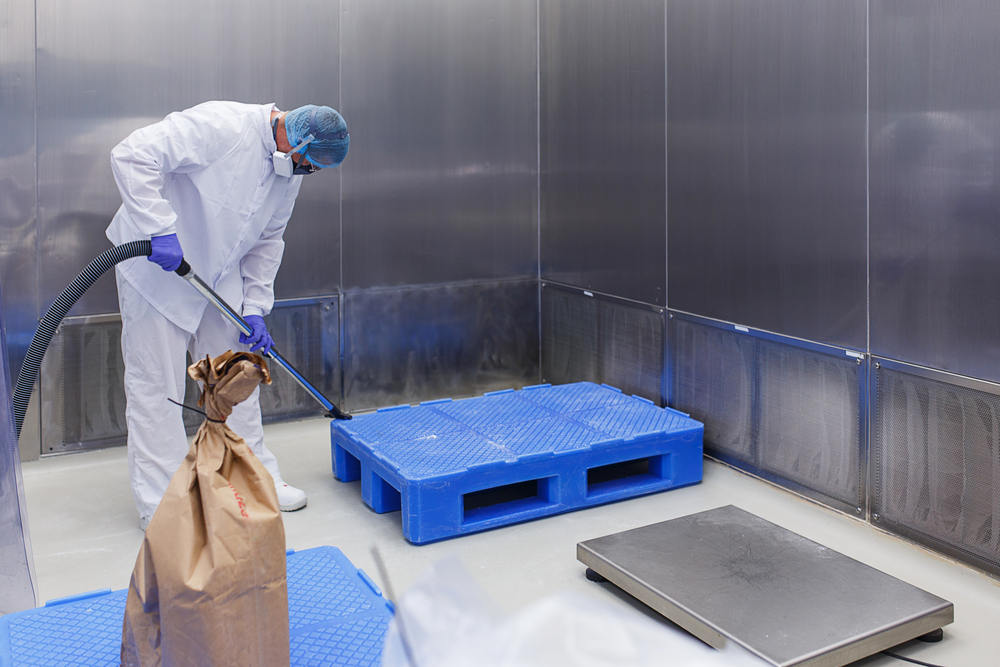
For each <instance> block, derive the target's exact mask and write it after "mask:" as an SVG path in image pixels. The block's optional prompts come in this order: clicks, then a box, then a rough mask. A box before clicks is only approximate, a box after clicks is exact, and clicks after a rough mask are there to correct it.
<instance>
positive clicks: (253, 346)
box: [240, 315, 274, 354]
mask: <svg viewBox="0 0 1000 667" xmlns="http://www.w3.org/2000/svg"><path fill="white" fill-rule="evenodd" d="M243 319H244V320H245V321H246V323H247V324H249V325H250V326H251V327H253V333H251V334H250V335H249V336H248V335H246V334H240V342H241V343H245V344H247V345H249V346H250V351H251V352H256V351H257V350H261V354H267V353H268V352H270V351H271V348H272V347H274V340H273V339H272V338H271V334H269V333H267V326H266V325H265V324H264V318H263V317H261V316H260V315H247V316H245V317H244V318H243Z"/></svg>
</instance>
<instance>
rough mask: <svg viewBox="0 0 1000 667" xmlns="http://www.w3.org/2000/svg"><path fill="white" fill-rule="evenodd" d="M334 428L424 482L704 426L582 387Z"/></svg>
mask: <svg viewBox="0 0 1000 667" xmlns="http://www.w3.org/2000/svg"><path fill="white" fill-rule="evenodd" d="M334 426H335V427H336V429H337V430H339V431H340V432H342V433H343V434H344V435H346V436H347V437H349V438H350V439H351V440H352V441H354V442H358V443H363V444H364V445H365V446H367V447H368V448H369V449H370V450H371V451H372V452H373V453H374V454H375V455H376V456H378V457H379V458H380V459H381V460H382V461H384V462H385V463H386V464H387V465H389V466H390V467H391V468H393V469H395V470H398V471H399V474H400V475H401V476H402V477H404V478H412V479H420V478H428V477H436V476H441V475H446V474H449V473H454V472H458V471H462V470H467V469H470V468H475V467H476V466H484V465H489V464H491V463H499V462H503V461H506V462H512V461H516V460H519V459H524V458H525V457H531V456H542V455H548V454H561V453H568V452H570V451H573V450H587V449H591V448H593V447H595V446H601V445H602V444H604V443H608V444H611V443H616V444H617V443H621V442H623V441H628V440H631V439H634V438H636V437H639V436H644V435H649V434H659V433H669V432H673V431H678V430H684V429H691V428H700V427H701V424H699V423H698V422H696V421H694V420H693V419H690V418H689V417H688V416H686V415H684V414H682V413H679V412H676V411H674V410H670V409H663V408H659V407H657V406H656V405H654V404H653V403H652V402H650V401H647V400H645V399H642V398H638V397H634V396H627V395H625V394H623V393H622V392H621V391H619V390H618V389H615V388H614V387H609V386H606V385H597V384H593V383H590V382H578V383H575V384H566V385H560V386H555V387H552V386H549V385H540V386H537V387H525V388H524V389H522V390H521V391H513V390H507V391H502V392H493V393H489V394H486V395H484V396H481V397H478V398H468V399H463V400H459V401H452V400H451V399H444V400H441V401H428V402H425V403H421V404H420V406H419V407H417V408H411V407H410V406H408V405H403V406H399V407H396V408H383V409H381V410H379V411H378V412H376V413H374V414H369V415H361V416H359V417H358V418H356V419H352V420H351V421H349V422H335V423H334Z"/></svg>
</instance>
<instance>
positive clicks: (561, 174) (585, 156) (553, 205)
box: [539, 0, 667, 306]
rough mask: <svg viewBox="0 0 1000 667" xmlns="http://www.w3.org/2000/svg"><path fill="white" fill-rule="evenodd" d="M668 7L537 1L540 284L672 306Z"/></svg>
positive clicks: (619, 0)
mask: <svg viewBox="0 0 1000 667" xmlns="http://www.w3.org/2000/svg"><path fill="white" fill-rule="evenodd" d="M664 36H665V35H664V3H663V2H662V1H661V0H582V1H581V0H541V2H540V4H539V43H540V47H539V56H540V57H539V77H540V84H541V85H540V98H539V114H540V128H541V129H540V137H539V152H540V169H541V177H540V182H541V189H540V197H541V207H540V208H541V216H540V218H541V219H540V226H541V267H542V271H541V273H542V277H543V278H545V279H549V280H553V281H556V282H562V283H567V284H570V285H576V286H579V287H584V288H586V289H589V290H596V291H599V292H605V293H608V294H612V295H615V296H621V297H625V298H628V299H633V300H636V301H643V302H646V303H651V304H656V305H661V306H662V305H666V251H665V244H666V233H667V231H666V192H665V188H666V174H665V169H666V147H665V145H664V141H665V133H666V129H665V125H664V121H665V110H664V107H665V99H664V88H665V82H664V68H665V63H664Z"/></svg>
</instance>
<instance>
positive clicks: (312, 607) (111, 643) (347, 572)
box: [0, 547, 392, 667]
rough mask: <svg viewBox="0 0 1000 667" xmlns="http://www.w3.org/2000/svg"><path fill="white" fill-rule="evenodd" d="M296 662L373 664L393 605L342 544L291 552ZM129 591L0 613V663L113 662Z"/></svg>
mask: <svg viewBox="0 0 1000 667" xmlns="http://www.w3.org/2000/svg"><path fill="white" fill-rule="evenodd" d="M287 562H288V617H289V619H288V620H289V631H290V636H291V664H292V666H293V667H306V666H309V667H312V666H317V667H318V666H319V665H355V666H357V667H367V666H369V665H371V666H375V665H378V664H379V662H380V660H381V655H382V644H383V642H384V640H385V633H386V630H387V629H388V627H389V619H390V618H391V616H392V611H391V609H392V604H391V603H390V602H389V601H387V600H386V599H385V598H383V597H382V594H381V591H380V590H379V589H378V587H377V586H376V585H375V584H374V583H373V582H372V581H371V579H369V578H368V576H367V575H366V574H365V573H364V572H362V571H361V570H358V569H357V568H355V567H354V566H353V565H352V564H351V561H349V560H348V559H347V557H346V556H344V554H343V553H341V551H340V550H339V549H336V548H334V547H317V548H315V549H308V550H306V551H301V552H297V553H289V555H288V561H287ZM127 596H128V591H127V590H120V591H115V592H111V591H110V590H104V591H95V592H93V593H87V594H84V595H81V596H75V597H73V598H63V599H61V600H52V601H50V602H48V603H46V606H45V607H39V608H38V609H30V610H28V611H23V612H18V613H16V614H9V615H7V616H3V617H0V667H28V666H29V665H30V666H31V667H75V666H77V665H79V666H80V667H105V666H107V667H117V666H118V665H119V664H120V661H119V650H120V647H121V635H122V620H123V618H124V614H125V601H126V598H127Z"/></svg>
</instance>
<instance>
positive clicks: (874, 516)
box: [872, 512, 879, 521]
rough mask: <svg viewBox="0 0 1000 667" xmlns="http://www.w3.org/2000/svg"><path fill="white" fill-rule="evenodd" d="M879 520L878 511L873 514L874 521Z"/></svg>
mask: <svg viewBox="0 0 1000 667" xmlns="http://www.w3.org/2000/svg"><path fill="white" fill-rule="evenodd" d="M878 520H879V515H878V512H875V513H873V514H872V521H878Z"/></svg>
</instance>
